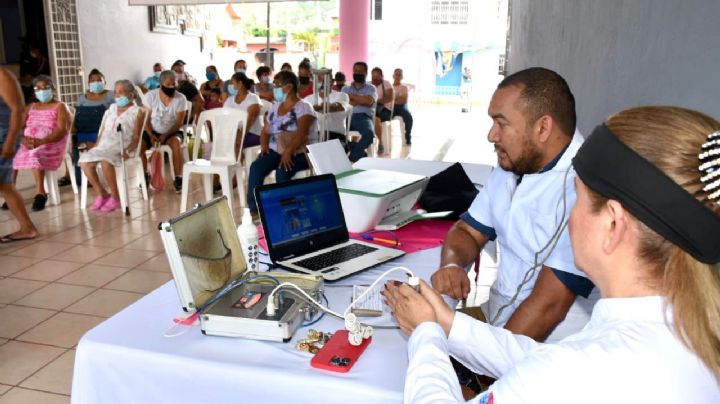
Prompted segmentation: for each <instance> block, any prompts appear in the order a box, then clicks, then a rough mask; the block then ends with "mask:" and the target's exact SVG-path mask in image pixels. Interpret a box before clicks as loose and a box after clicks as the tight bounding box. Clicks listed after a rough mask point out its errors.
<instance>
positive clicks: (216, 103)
mask: <svg viewBox="0 0 720 404" xmlns="http://www.w3.org/2000/svg"><path fill="white" fill-rule="evenodd" d="M205 77H206V78H207V80H208V81H206V82H204V83H202V85H201V86H200V94H202V96H203V98H204V99H205V109H213V108H220V107H222V101H223V99H224V97H225V95H224V94H223V92H222V88H223V84H224V83H225V82H224V81H223V80H222V79H221V78H220V74H219V73H218V70H217V67H215V66H213V65H210V66H208V67H206V68H205ZM216 88H217V89H218V90H220V97H219V98H218V97H217V92H216V93H215V97H214V98H213V97H212V96H211V95H212V94H213V90H214V89H216Z"/></svg>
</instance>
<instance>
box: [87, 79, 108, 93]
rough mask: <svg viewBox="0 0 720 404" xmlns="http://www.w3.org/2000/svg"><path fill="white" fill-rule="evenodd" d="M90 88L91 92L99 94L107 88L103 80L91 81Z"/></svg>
mask: <svg viewBox="0 0 720 404" xmlns="http://www.w3.org/2000/svg"><path fill="white" fill-rule="evenodd" d="M89 88H90V92H91V93H95V94H98V93H102V91H103V90H104V89H105V85H104V84H103V82H102V81H91V82H90V85H89Z"/></svg>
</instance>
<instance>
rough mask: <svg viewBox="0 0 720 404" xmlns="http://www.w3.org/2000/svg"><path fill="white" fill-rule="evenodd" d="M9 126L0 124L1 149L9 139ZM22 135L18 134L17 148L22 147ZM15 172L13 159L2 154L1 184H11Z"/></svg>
mask: <svg viewBox="0 0 720 404" xmlns="http://www.w3.org/2000/svg"><path fill="white" fill-rule="evenodd" d="M7 132H8V128H7V126H5V125H2V124H0V149H1V148H2V146H3V145H5V140H6V139H7ZM20 139H21V135H18V137H17V142H15V143H16V145H15V150H17V148H18V147H20ZM12 173H13V159H7V158H4V157H2V156H0V184H11V183H12V181H13V180H12Z"/></svg>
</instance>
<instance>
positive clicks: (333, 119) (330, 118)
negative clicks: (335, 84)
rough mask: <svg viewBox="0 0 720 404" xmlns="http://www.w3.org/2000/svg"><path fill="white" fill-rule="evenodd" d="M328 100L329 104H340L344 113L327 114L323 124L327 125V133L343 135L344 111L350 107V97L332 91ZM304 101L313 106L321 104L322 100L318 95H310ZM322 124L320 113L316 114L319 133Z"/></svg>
mask: <svg viewBox="0 0 720 404" xmlns="http://www.w3.org/2000/svg"><path fill="white" fill-rule="evenodd" d="M316 97H317V99H316ZM328 98H329V99H330V104H335V103H337V104H340V105H342V107H343V109H344V111H338V112H330V113H328V115H327V117H325V123H326V124H327V128H328V131H330V132H335V133H339V134H341V135H344V134H345V116H346V114H345V111H347V110H348V108H349V107H350V97H349V96H348V95H347V94H345V93H341V92H339V91H335V90H332V91H331V92H330V95H329V96H328ZM304 99H305V101H307V102H309V103H310V104H311V105H313V106H314V105H322V104H323V99H322V98H321V97H320V95H318V94H310V95H308V96H307V97H305V98H304ZM322 122H323V120H322V113H321V112H318V123H319V130H320V132H322V131H323V128H322Z"/></svg>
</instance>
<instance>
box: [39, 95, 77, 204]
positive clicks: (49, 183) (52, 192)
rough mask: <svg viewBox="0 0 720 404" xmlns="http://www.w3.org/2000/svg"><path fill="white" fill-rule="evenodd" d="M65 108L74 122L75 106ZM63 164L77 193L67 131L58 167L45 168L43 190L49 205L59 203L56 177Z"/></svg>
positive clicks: (58, 188)
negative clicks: (63, 152) (61, 158)
mask: <svg viewBox="0 0 720 404" xmlns="http://www.w3.org/2000/svg"><path fill="white" fill-rule="evenodd" d="M67 109H68V113H69V114H70V122H74V121H75V108H73V107H72V106H68V107H67ZM63 166H64V168H65V170H67V172H68V174H69V175H70V184H71V185H72V190H73V193H74V194H75V195H77V193H78V187H77V183H76V182H75V170H74V167H73V163H72V137H71V136H70V134H69V133H68V134H67V143H66V145H65V154H64V156H63V161H62V163H60V167H58V169H57V170H53V171H50V170H46V171H45V178H44V179H43V184H44V186H45V191H46V192H47V193H48V200H49V201H50V205H52V206H57V205H60V187H59V186H58V178H60V177H61V176H62V175H64V172H63Z"/></svg>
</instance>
